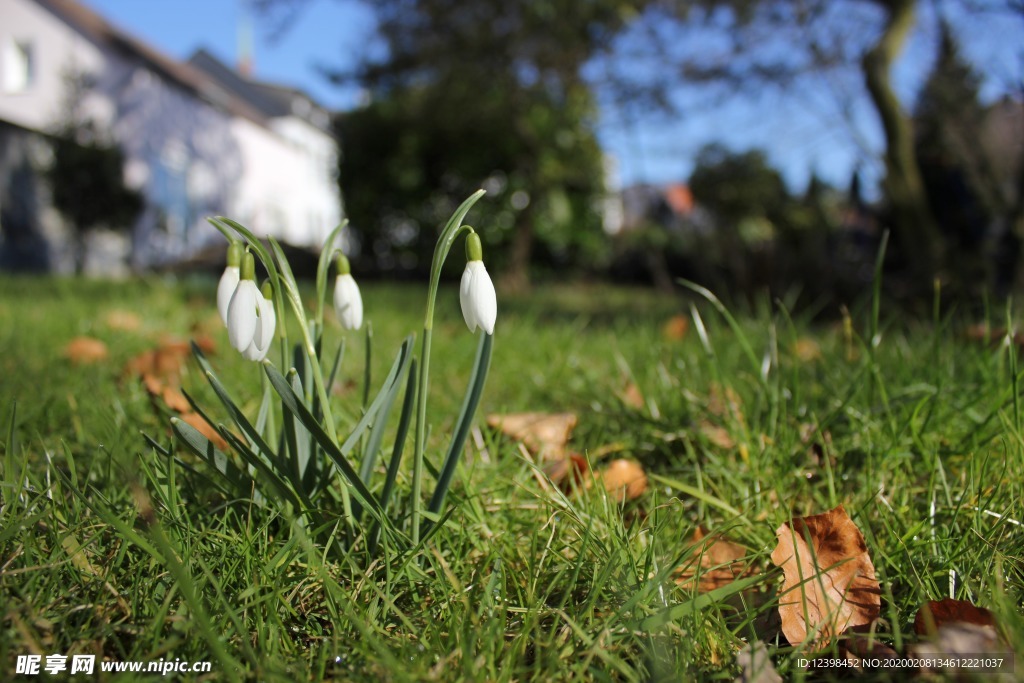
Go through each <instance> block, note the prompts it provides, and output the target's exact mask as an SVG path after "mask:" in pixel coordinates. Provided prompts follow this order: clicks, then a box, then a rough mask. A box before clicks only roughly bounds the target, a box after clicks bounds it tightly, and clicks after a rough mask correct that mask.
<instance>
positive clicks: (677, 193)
mask: <svg viewBox="0 0 1024 683" xmlns="http://www.w3.org/2000/svg"><path fill="white" fill-rule="evenodd" d="M665 201H666V202H667V203H668V206H669V208H670V209H672V212H673V213H675V214H676V215H679V216H685V215H687V214H688V213H690V212H691V211H693V192H691V191H690V188H689V187H687V186H686V185H683V184H682V183H673V184H671V185H668V186H666V187H665Z"/></svg>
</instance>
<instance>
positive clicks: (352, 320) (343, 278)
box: [334, 253, 363, 330]
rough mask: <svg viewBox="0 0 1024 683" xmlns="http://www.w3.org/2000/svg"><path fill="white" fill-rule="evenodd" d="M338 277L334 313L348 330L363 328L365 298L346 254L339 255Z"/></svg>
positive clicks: (335, 283) (335, 288)
mask: <svg viewBox="0 0 1024 683" xmlns="http://www.w3.org/2000/svg"><path fill="white" fill-rule="evenodd" d="M337 266H338V276H337V277H336V278H335V280H334V312H335V313H336V314H337V315H338V320H339V322H341V326H342V327H344V328H345V329H346V330H358V329H359V328H360V327H362V326H363V298H362V296H361V295H360V293H359V285H357V284H356V281H355V278H353V277H352V267H351V266H350V265H349V262H348V259H347V258H346V257H345V255H344V254H341V253H339V254H338V261H337Z"/></svg>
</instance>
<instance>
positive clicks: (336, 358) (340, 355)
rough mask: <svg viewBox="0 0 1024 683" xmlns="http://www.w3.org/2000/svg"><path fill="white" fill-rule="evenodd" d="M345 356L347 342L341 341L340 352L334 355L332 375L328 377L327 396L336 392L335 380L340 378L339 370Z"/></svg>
mask: <svg viewBox="0 0 1024 683" xmlns="http://www.w3.org/2000/svg"><path fill="white" fill-rule="evenodd" d="M344 356H345V340H344V339H342V340H341V344H340V345H339V346H338V352H337V353H336V354H334V363H333V364H331V374H330V375H328V377H327V395H328V396H330V395H331V392H332V391H333V390H334V380H335V378H336V377H337V376H338V368H340V367H341V359H342V358H344Z"/></svg>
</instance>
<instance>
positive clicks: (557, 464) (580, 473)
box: [544, 453, 590, 492]
mask: <svg viewBox="0 0 1024 683" xmlns="http://www.w3.org/2000/svg"><path fill="white" fill-rule="evenodd" d="M588 472H590V465H589V464H588V463H587V459H586V458H584V457H583V456H582V455H580V454H579V453H567V454H566V456H565V457H564V458H562V459H560V460H552V461H551V462H549V463H547V464H546V465H545V466H544V474H546V475H547V477H548V479H550V480H551V482H552V483H553V484H557V485H558V487H559V488H561V489H562V490H563V491H566V492H568V491H570V490H572V488H573V486H577V487H579V486H582V485H583V484H584V482H585V481H586V480H587V479H588V477H587V473H588Z"/></svg>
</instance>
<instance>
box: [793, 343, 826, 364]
mask: <svg viewBox="0 0 1024 683" xmlns="http://www.w3.org/2000/svg"><path fill="white" fill-rule="evenodd" d="M793 355H794V356H796V358H797V360H799V361H800V362H801V363H813V362H814V361H816V360H821V346H819V345H818V342H816V341H815V340H814V339H811V338H810V337H800V338H799V339H797V340H796V341H795V342H793Z"/></svg>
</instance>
